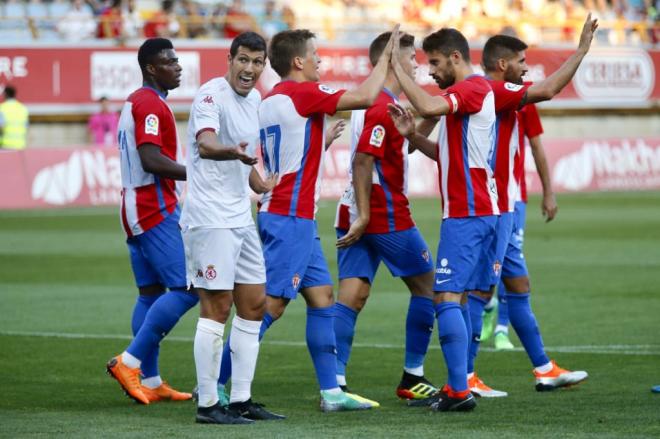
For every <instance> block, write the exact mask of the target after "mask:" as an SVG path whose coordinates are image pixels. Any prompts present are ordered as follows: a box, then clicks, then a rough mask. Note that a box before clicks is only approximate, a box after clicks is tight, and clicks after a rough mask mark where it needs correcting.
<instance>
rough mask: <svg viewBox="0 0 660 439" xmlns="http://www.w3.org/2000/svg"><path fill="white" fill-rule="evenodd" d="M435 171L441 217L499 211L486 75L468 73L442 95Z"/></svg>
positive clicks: (492, 102)
mask: <svg viewBox="0 0 660 439" xmlns="http://www.w3.org/2000/svg"><path fill="white" fill-rule="evenodd" d="M442 96H443V97H444V98H445V99H446V100H447V103H448V104H449V108H450V112H449V114H447V115H446V116H442V117H441V118H440V124H439V137H438V174H439V179H440V190H441V193H442V210H443V218H462V217H471V216H485V215H499V213H500V211H499V209H498V207H497V188H496V186H495V179H494V178H493V171H492V169H491V167H490V165H489V159H490V156H491V154H492V153H493V151H494V149H495V98H494V95H493V91H492V89H491V87H490V85H489V83H488V81H487V80H486V79H485V78H484V77H483V76H479V75H471V76H469V77H467V78H466V79H465V80H464V81H461V82H458V83H456V84H454V85H452V86H451V87H449V88H448V89H447V90H445V93H444V94H443V95H442Z"/></svg>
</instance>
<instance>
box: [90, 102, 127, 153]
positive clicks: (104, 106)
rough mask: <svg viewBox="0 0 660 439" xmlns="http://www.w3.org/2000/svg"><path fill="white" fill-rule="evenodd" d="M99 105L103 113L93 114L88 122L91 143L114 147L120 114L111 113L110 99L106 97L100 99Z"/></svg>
mask: <svg viewBox="0 0 660 439" xmlns="http://www.w3.org/2000/svg"><path fill="white" fill-rule="evenodd" d="M99 104H101V111H99V112H98V113H94V114H92V115H91V116H90V117H89V122H87V130H88V131H89V142H90V143H91V144H93V145H94V146H113V145H115V144H116V141H117V125H118V124H119V114H117V113H116V112H114V111H110V106H109V103H108V98H106V97H105V96H103V97H102V98H101V99H99Z"/></svg>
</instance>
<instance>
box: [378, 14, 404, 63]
mask: <svg viewBox="0 0 660 439" xmlns="http://www.w3.org/2000/svg"><path fill="white" fill-rule="evenodd" d="M400 27H401V25H400V24H398V23H397V25H396V26H394V29H392V35H390V39H389V40H388V41H387V45H386V46H385V49H384V50H383V53H382V55H381V58H384V59H385V60H386V61H392V60H393V59H394V57H397V59H398V56H399V39H400V38H401V34H400V32H399V28H400ZM395 51H396V54H395Z"/></svg>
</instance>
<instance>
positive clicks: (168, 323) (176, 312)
mask: <svg viewBox="0 0 660 439" xmlns="http://www.w3.org/2000/svg"><path fill="white" fill-rule="evenodd" d="M198 300H199V299H198V298H197V295H195V294H192V293H188V292H186V291H184V290H173V291H169V292H167V293H165V294H163V295H161V296H160V297H158V299H157V300H156V301H154V303H153V304H152V305H151V307H150V308H149V311H148V312H147V313H146V315H145V317H144V322H143V323H142V326H141V327H140V329H139V331H138V332H137V334H136V335H135V337H134V338H133V341H132V342H131V344H130V345H128V348H127V349H126V351H127V352H128V353H129V354H131V355H133V356H134V357H136V358H139V359H140V360H141V361H142V364H141V366H140V368H141V369H142V374H143V375H144V377H145V378H150V377H153V376H158V375H159V373H158V346H159V344H160V341H161V340H162V339H163V337H165V335H167V333H168V332H170V330H172V328H173V327H174V325H176V323H177V322H178V321H179V319H180V318H181V316H183V315H184V314H185V313H186V312H187V311H188V310H189V309H190V308H192V307H193V306H195V305H196V304H197V302H198ZM154 351H155V352H156V354H155V358H149V354H151V353H153V352H154Z"/></svg>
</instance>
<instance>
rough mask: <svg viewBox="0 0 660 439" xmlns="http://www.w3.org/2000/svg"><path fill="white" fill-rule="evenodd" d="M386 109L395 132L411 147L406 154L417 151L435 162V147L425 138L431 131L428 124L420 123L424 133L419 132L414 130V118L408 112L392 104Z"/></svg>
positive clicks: (436, 150) (436, 157)
mask: <svg viewBox="0 0 660 439" xmlns="http://www.w3.org/2000/svg"><path fill="white" fill-rule="evenodd" d="M387 109H388V110H389V114H390V117H391V118H392V121H393V122H394V126H395V127H396V129H397V131H399V134H401V135H402V136H403V137H405V138H406V139H408V142H409V143H410V145H411V146H409V147H408V152H409V153H410V152H413V151H414V150H416V149H417V150H419V151H421V152H422V154H424V155H425V156H427V157H428V158H430V159H431V160H437V159H438V148H437V145H436V144H435V142H433V141H432V140H430V139H429V138H428V137H427V136H428V135H429V134H430V133H431V131H432V130H433V126H431V128H430V129H429V128H428V126H429V124H426V123H424V122H422V123H421V124H420V125H422V128H423V130H424V131H422V132H419V131H417V130H416V129H415V117H414V116H413V114H412V112H411V111H410V110H408V109H406V108H403V107H402V106H400V105H393V104H388V106H387ZM426 131H428V133H427V132H426Z"/></svg>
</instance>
